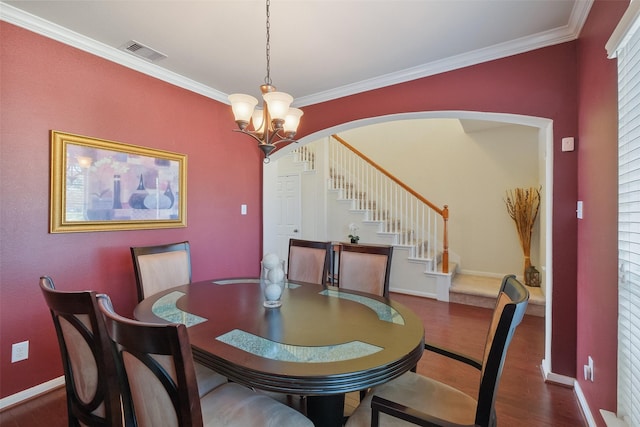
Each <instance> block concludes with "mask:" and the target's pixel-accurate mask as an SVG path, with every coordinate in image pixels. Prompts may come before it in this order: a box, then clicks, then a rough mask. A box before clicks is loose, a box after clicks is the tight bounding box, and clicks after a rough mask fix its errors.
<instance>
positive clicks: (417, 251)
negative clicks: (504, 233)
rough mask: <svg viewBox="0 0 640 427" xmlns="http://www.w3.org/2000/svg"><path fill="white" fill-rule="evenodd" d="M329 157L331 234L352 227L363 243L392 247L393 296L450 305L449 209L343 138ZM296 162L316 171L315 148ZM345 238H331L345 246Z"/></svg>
mask: <svg viewBox="0 0 640 427" xmlns="http://www.w3.org/2000/svg"><path fill="white" fill-rule="evenodd" d="M356 151H357V150H356ZM327 153H328V154H327V159H328V161H327V162H326V163H327V166H328V168H327V169H328V176H327V189H328V191H329V196H328V201H327V203H328V206H327V211H329V212H331V213H332V214H331V215H330V217H331V219H330V220H333V221H335V223H336V225H335V227H333V229H336V228H340V225H343V227H344V226H346V224H351V223H353V224H356V226H357V227H358V234H359V235H360V243H376V244H390V245H393V246H394V255H393V258H392V262H393V265H392V275H391V279H390V290H391V291H394V292H402V293H408V294H412V295H419V296H425V297H430V298H437V299H439V300H443V301H448V299H449V287H450V285H451V278H452V277H453V272H454V271H455V267H456V264H455V262H452V263H449V262H448V248H447V245H446V244H444V243H443V242H445V241H446V220H447V219H448V210H447V208H446V206H445V207H444V209H440V208H438V207H436V206H434V205H433V204H431V203H430V202H428V201H426V200H425V199H424V198H423V197H422V196H420V195H417V194H415V193H414V192H412V190H411V189H408V188H407V187H406V186H405V185H404V184H402V183H400V182H398V180H397V179H396V178H394V177H390V176H389V174H388V173H387V172H386V171H384V170H383V169H382V168H380V167H379V166H377V165H375V163H373V162H371V161H370V160H368V159H366V158H364V157H362V156H361V155H359V153H357V152H354V150H353V149H352V148H351V147H349V146H348V144H347V143H346V142H344V141H340V140H339V137H334V138H332V139H330V141H329V147H328V151H327ZM294 157H295V160H294V161H297V162H301V163H303V164H304V166H302V169H303V170H306V171H308V170H312V169H313V168H314V167H315V164H316V153H315V151H314V147H313V146H311V145H306V146H303V147H300V148H298V149H297V150H295V151H294ZM341 212H346V214H342V213H341ZM443 214H444V215H443ZM330 228H331V227H330ZM347 234H348V233H345V234H339V235H338V234H336V235H329V236H327V237H328V239H329V240H334V241H345V239H346V236H347ZM443 260H444V261H445V262H446V264H443Z"/></svg>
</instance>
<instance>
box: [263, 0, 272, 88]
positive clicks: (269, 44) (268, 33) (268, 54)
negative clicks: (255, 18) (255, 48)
mask: <svg viewBox="0 0 640 427" xmlns="http://www.w3.org/2000/svg"><path fill="white" fill-rule="evenodd" d="M270 5H271V1H270V0H267V45H266V53H267V75H266V77H265V78H264V82H265V84H267V85H269V86H271V64H270V63H271V31H270V30H271V22H270V20H269V18H270V13H269V6H270Z"/></svg>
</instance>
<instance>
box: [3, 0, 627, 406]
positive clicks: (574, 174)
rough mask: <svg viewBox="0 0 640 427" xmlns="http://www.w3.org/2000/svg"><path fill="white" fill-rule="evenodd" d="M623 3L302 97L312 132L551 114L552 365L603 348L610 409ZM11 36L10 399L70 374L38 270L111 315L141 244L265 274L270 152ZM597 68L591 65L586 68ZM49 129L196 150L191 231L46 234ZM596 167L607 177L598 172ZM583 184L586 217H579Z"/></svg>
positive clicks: (211, 268) (210, 104)
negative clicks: (16, 356)
mask: <svg viewBox="0 0 640 427" xmlns="http://www.w3.org/2000/svg"><path fill="white" fill-rule="evenodd" d="M626 3H627V2H626V0H625V1H602V0H597V1H596V2H595V4H594V8H593V12H592V13H593V16H596V17H597V18H593V16H592V17H591V18H590V19H589V25H588V26H587V28H585V40H580V41H578V42H571V43H565V44H561V45H558V46H553V47H549V48H545V49H540V50H536V51H533V52H529V53H526V54H521V55H516V56H512V57H509V58H505V59H502V60H497V61H492V62H489V63H485V64H480V65H477V66H473V67H468V68H464V69H461V70H457V71H452V72H449V73H443V74H440V75H437V76H432V77H427V78H424V79H420V80H416V81H413V82H408V83H404V84H399V85H394V86H391V87H387V88H382V89H378V90H374V91H370V92H366V93H362V94H358V95H353V96H349V97H345V98H341V99H337V100H333V101H330V102H325V103H321V104H317V105H313V106H307V107H305V116H304V120H303V123H302V128H301V132H300V136H303V135H306V134H309V133H312V132H315V131H318V130H322V129H325V128H327V127H331V126H335V125H338V124H341V123H346V122H350V121H353V120H357V119H361V118H367V117H373V116H379V115H387V114H394V113H402V112H414V111H440V110H470V111H484V112H500V113H512V114H522V115H530V116H538V117H545V118H551V119H552V120H553V122H554V126H553V133H554V188H553V205H554V206H553V230H552V232H553V241H554V243H553V248H552V250H553V272H554V273H553V280H554V283H553V333H552V350H553V354H552V358H553V366H552V370H553V372H555V373H558V374H562V375H567V376H570V377H576V376H578V374H579V372H578V369H577V367H579V369H580V370H581V369H582V366H581V365H582V364H583V363H584V360H583V359H585V357H584V355H585V354H587V353H588V354H591V355H594V359H595V360H596V369H597V373H596V378H600V375H601V374H599V372H600V373H602V375H603V377H602V382H601V383H595V384H594V385H593V388H591V386H590V384H587V385H583V386H584V387H585V389H586V395H587V398H588V399H589V401H590V406H591V407H592V409H596V410H597V409H599V408H601V407H604V408H608V409H615V388H614V387H615V384H614V381H613V380H612V378H614V377H615V355H614V353H613V351H614V348H615V340H614V337H615V335H616V327H615V325H614V324H613V323H612V322H614V321H615V318H616V315H617V311H616V310H617V307H616V301H617V299H616V296H615V295H616V293H615V292H616V290H615V287H616V286H615V273H614V271H613V268H614V267H615V256H616V246H615V242H614V240H615V234H616V230H615V210H616V206H615V201H616V199H615V194H616V187H615V177H614V176H613V174H614V173H615V170H614V168H615V165H614V162H615V160H614V156H615V153H616V148H615V145H614V143H613V141H615V119H616V117H615V104H614V102H615V100H614V98H612V97H613V96H614V95H615V92H612V91H615V74H612V73H615V68H613V67H614V65H612V64H613V61H608V60H604V59H603V58H604V42H603V40H606V38H607V37H608V36H609V34H610V30H611V29H612V28H613V26H614V25H615V22H616V21H617V17H619V16H620V15H621V12H622V9H623V8H624V5H626ZM596 21H597V22H596ZM0 31H1V33H0V35H1V38H0V42H1V43H2V51H1V54H2V75H1V77H2V80H1V81H0V84H1V85H2V87H1V88H2V93H1V95H2V96H1V99H0V109H1V110H2V118H1V120H2V122H1V124H2V129H1V132H2V133H1V136H2V140H1V144H2V145H1V146H0V149H1V154H2V156H1V159H0V161H1V166H2V168H1V170H0V178H1V186H0V188H1V191H2V197H1V201H2V203H1V207H0V208H1V210H0V214H1V215H2V221H0V227H1V228H0V230H1V235H0V238H1V239H0V240H1V242H2V243H1V255H2V258H1V259H0V267H1V270H0V284H1V288H0V292H1V297H2V298H1V301H0V309H1V310H2V312H1V313H0V316H1V317H0V320H1V323H0V333H1V334H0V336H1V342H0V343H1V347H0V370H1V374H0V388H1V390H0V396H2V397H4V396H7V395H10V394H12V393H15V392H17V391H20V390H23V389H25V388H28V387H30V386H33V385H36V384H39V383H41V382H43V381H46V380H48V379H51V378H53V377H56V376H59V375H61V373H62V371H61V368H60V365H59V356H58V349H57V346H56V343H55V339H54V337H53V328H52V327H51V326H50V324H51V321H50V319H49V317H48V313H47V312H46V309H45V306H44V303H43V301H42V298H41V296H40V295H39V291H38V290H37V286H36V283H37V278H38V276H39V275H41V274H50V275H52V276H53V277H54V279H56V281H57V282H58V284H59V287H61V288H63V289H75V288H94V289H97V290H99V291H106V292H108V293H110V294H112V296H113V298H114V302H115V305H116V309H117V310H118V311H122V312H123V313H125V314H126V313H127V312H130V311H131V309H132V308H133V305H134V301H135V291H134V279H133V276H132V272H131V265H130V260H129V254H128V247H129V246H130V245H134V244H135V245H137V244H152V243H157V242H161V241H170V240H182V239H188V240H190V241H191V242H192V244H193V246H194V254H193V257H194V279H196V280H197V279H203V278H205V277H210V276H221V275H235V274H242V273H254V272H255V270H256V269H257V268H256V265H257V261H258V259H259V254H260V248H261V242H260V238H259V236H260V223H261V214H260V209H261V206H260V203H261V202H260V190H259V188H260V187H261V169H260V168H261V162H260V159H259V155H258V153H257V150H256V149H255V147H254V146H253V145H252V144H250V143H248V142H247V141H244V139H243V137H242V136H237V138H235V136H234V135H232V134H231V132H230V130H231V128H232V127H233V126H232V118H231V115H230V112H229V111H228V110H229V109H228V107H227V106H224V105H220V104H219V103H217V102H215V101H211V100H209V99H206V98H204V97H201V96H199V95H195V94H192V93H189V92H187V91H184V90H181V89H178V88H175V87H172V86H170V85H168V84H166V83H163V82H160V81H157V80H154V79H152V78H149V77H146V76H143V75H141V74H139V73H136V72H133V71H130V70H127V69H124V68H122V67H120V66H117V65H114V64H111V63H109V62H107V61H104V60H101V59H99V58H95V57H93V56H91V55H88V54H85V53H82V52H80V51H77V50H75V49H72V48H69V47H67V46H64V45H61V44H58V43H56V42H53V41H50V40H48V39H45V38H43V37H40V36H37V35H34V34H32V33H29V32H27V31H24V30H20V29H17V28H15V27H13V26H11V25H8V24H6V23H2V24H1V25H0ZM578 65H579V66H578ZM587 66H589V67H591V66H593V68H589V69H588V70H585V69H584V68H587ZM612 69H613V71H612ZM578 108H579V109H578ZM578 119H580V123H579V120H578ZM50 129H57V130H61V131H66V132H72V133H80V134H85V135H90V136H96V137H100V138H105V139H112V140H116V141H122V142H127V143H133V144H139V145H146V146H150V147H157V148H164V149H168V150H172V151H177V152H182V153H187V154H188V155H189V206H188V209H189V214H188V220H189V226H188V227H187V228H184V229H175V230H163V231H127V232H105V233H81V234H69V235H49V234H47V219H48V203H47V200H48V182H49V171H48V162H49V153H48V132H49V130H50ZM565 136H574V137H577V141H578V143H577V150H576V151H575V152H571V153H562V152H561V150H560V140H561V138H562V137H565ZM234 138H235V139H237V142H236V141H234ZM601 162H603V163H604V165H601ZM237 165H243V167H242V168H239V167H237ZM596 170H597V171H598V174H596V173H593V171H596ZM601 172H602V173H604V174H605V175H606V176H604V177H603V178H602V179H601V176H602V174H601ZM578 187H579V188H580V190H578ZM578 194H579V195H580V198H581V199H582V200H584V201H585V215H586V217H585V219H584V220H582V222H581V223H580V224H579V227H578V223H577V219H576V217H575V209H576V208H575V206H576V205H575V204H576V200H578ZM241 203H247V204H248V205H249V215H248V216H247V217H241V216H239V205H240V204H241ZM578 243H579V247H580V249H579V250H578ZM602 245H604V247H603V246H602ZM594 260H597V262H595V261H594ZM578 279H579V280H578ZM25 339H29V340H30V341H31V357H30V359H29V360H28V361H26V362H19V363H16V364H13V365H12V364H10V363H9V360H8V357H9V354H10V344H11V343H13V342H17V341H22V340H25ZM612 340H614V341H612ZM577 345H578V350H577V354H576V346H577ZM52 361H53V362H52ZM605 374H606V377H607V378H606V379H605ZM596 381H600V380H598V379H597V380H596ZM581 384H582V383H581ZM600 386H601V388H599V387H600Z"/></svg>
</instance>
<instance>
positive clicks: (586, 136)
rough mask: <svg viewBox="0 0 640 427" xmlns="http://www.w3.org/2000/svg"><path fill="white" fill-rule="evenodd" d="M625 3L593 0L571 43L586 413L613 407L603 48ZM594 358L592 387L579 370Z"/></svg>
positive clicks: (614, 144) (611, 199)
mask: <svg viewBox="0 0 640 427" xmlns="http://www.w3.org/2000/svg"><path fill="white" fill-rule="evenodd" d="M627 4H628V1H619V2H610V1H608V2H605V1H596V2H595V3H594V5H593V7H592V9H591V13H590V14H589V19H588V20H587V22H586V24H585V27H584V29H583V31H582V34H581V36H580V40H579V43H578V70H579V71H578V93H579V94H580V96H579V102H578V105H579V110H578V118H579V119H578V121H579V126H580V127H579V138H578V151H577V152H578V164H579V167H578V199H579V200H582V201H584V219H582V220H579V221H578V317H577V324H578V341H577V354H576V357H577V361H576V363H577V365H578V372H577V374H576V378H577V379H578V382H579V383H580V388H581V389H582V390H583V392H584V394H585V397H586V398H587V401H588V402H589V406H590V408H591V412H592V414H593V415H594V417H595V418H596V419H597V421H598V424H599V425H602V426H604V422H603V420H602V419H601V417H600V413H599V409H607V410H609V411H613V412H615V410H616V386H617V383H616V377H617V348H618V345H617V342H618V336H617V330H618V329H617V315H618V306H617V304H618V270H617V261H618V239H617V231H618V228H617V221H618V218H617V212H618V199H617V194H618V156H617V155H618V141H617V138H618V98H617V96H618V95H617V90H618V87H617V67H616V64H617V62H616V60H615V59H607V57H606V51H605V49H604V46H605V43H606V42H607V40H608V38H609V37H610V36H611V33H612V32H613V29H614V28H615V26H616V24H617V22H618V21H619V20H620V17H621V16H622V14H623V13H624V11H625V9H626V7H627ZM588 356H591V357H593V360H594V366H595V375H594V382H589V381H585V380H584V376H583V375H582V372H580V370H581V369H582V365H585V364H586V363H587V357H588Z"/></svg>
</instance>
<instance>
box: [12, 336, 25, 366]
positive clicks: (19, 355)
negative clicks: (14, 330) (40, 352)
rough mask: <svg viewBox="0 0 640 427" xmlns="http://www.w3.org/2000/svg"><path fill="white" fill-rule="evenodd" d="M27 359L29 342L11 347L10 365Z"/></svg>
mask: <svg viewBox="0 0 640 427" xmlns="http://www.w3.org/2000/svg"><path fill="white" fill-rule="evenodd" d="M28 358H29V341H22V342H18V343H15V344H13V345H11V363H15V362H19V361H21V360H27V359H28Z"/></svg>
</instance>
